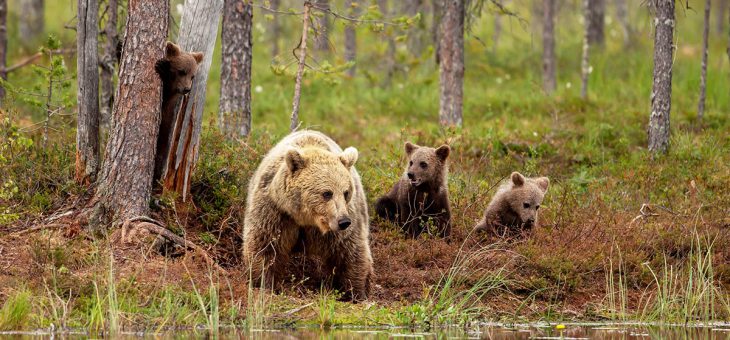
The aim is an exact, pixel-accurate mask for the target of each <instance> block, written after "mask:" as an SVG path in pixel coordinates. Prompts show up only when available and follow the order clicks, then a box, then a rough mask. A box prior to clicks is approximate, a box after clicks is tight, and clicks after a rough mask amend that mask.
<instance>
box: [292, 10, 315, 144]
mask: <svg viewBox="0 0 730 340" xmlns="http://www.w3.org/2000/svg"><path fill="white" fill-rule="evenodd" d="M311 7H312V4H311V3H310V2H309V1H308V0H305V1H304V14H303V15H302V40H301V41H300V43H299V49H300V51H299V67H298V68H297V77H296V79H295V82H294V100H293V102H292V111H291V124H289V130H290V131H295V130H296V129H297V127H299V102H300V101H301V98H302V76H303V75H304V63H305V61H306V60H307V31H309V11H310V10H311Z"/></svg>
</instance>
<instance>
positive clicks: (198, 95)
mask: <svg viewBox="0 0 730 340" xmlns="http://www.w3.org/2000/svg"><path fill="white" fill-rule="evenodd" d="M222 10H223V0H186V1H185V5H184V7H183V15H182V20H181V22H180V31H179V34H178V44H179V45H180V48H182V49H183V51H202V52H203V61H202V63H201V64H200V65H199V66H198V71H197V73H195V79H194V80H193V87H192V90H191V91H190V94H188V96H187V97H186V98H185V99H184V100H183V103H182V105H181V108H180V111H178V113H177V117H174V119H173V121H174V122H175V123H174V127H173V129H172V130H171V131H167V132H169V133H170V135H169V136H160V137H161V138H169V139H168V140H170V141H171V142H170V143H169V144H168V145H170V147H169V149H168V150H160V151H161V152H166V153H167V157H165V158H166V159H167V161H166V165H165V166H164V167H163V169H162V171H161V174H162V183H163V189H164V190H165V191H174V192H177V193H178V195H179V197H181V198H182V200H183V201H185V200H187V198H188V193H189V192H190V177H191V176H192V174H193V170H194V168H195V162H196V161H197V160H198V149H199V148H200V131H201V127H202V125H203V109H204V108H205V88H206V84H207V83H208V72H209V71H210V64H211V62H212V60H213V48H214V47H215V40H216V37H217V35H218V21H219V20H220V17H221V12H222Z"/></svg>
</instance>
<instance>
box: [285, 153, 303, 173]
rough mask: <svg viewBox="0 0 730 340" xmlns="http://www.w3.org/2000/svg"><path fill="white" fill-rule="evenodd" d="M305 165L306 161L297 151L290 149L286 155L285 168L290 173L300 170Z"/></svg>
mask: <svg viewBox="0 0 730 340" xmlns="http://www.w3.org/2000/svg"><path fill="white" fill-rule="evenodd" d="M305 165H307V161H305V160H304V157H302V155H301V154H300V153H299V151H297V150H294V149H292V150H289V151H288V152H287V153H286V166H287V167H288V168H289V171H291V173H295V172H297V171H299V170H302V169H303V168H304V166H305Z"/></svg>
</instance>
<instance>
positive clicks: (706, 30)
mask: <svg viewBox="0 0 730 340" xmlns="http://www.w3.org/2000/svg"><path fill="white" fill-rule="evenodd" d="M710 3H711V1H710V0H705V25H704V27H703V30H702V70H701V71H700V99H699V102H698V103H697V119H699V120H702V118H703V117H704V116H705V97H706V96H707V48H708V44H709V39H710V37H709V36H710Z"/></svg>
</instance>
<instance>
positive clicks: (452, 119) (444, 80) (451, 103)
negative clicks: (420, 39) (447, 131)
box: [439, 0, 465, 126]
mask: <svg viewBox="0 0 730 340" xmlns="http://www.w3.org/2000/svg"><path fill="white" fill-rule="evenodd" d="M464 1H465V0H445V1H444V7H443V17H442V18H441V23H440V24H439V38H440V39H439V46H440V48H439V59H440V64H439V73H440V77H439V90H440V107H439V120H440V121H441V125H445V126H453V125H456V126H461V123H462V109H463V107H462V106H463V98H464V14H465V13H464V10H465V9H464Z"/></svg>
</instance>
